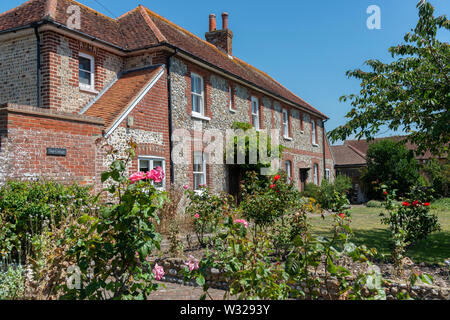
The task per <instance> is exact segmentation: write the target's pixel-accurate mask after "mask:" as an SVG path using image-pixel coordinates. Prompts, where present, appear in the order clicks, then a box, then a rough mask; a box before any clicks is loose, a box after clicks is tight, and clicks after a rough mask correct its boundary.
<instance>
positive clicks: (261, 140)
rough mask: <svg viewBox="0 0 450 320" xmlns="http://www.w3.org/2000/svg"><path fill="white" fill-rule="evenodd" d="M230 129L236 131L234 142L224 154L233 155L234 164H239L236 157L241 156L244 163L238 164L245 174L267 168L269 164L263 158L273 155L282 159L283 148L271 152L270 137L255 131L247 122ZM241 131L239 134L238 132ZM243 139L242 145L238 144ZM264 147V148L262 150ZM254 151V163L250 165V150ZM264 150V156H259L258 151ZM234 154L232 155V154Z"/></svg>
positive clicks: (234, 124) (280, 146)
mask: <svg viewBox="0 0 450 320" xmlns="http://www.w3.org/2000/svg"><path fill="white" fill-rule="evenodd" d="M231 129H233V130H236V136H235V137H234V140H233V141H232V142H231V143H230V144H229V145H227V146H226V148H227V152H226V153H225V154H234V162H233V163H239V161H238V156H239V155H242V156H243V157H244V159H245V162H244V163H242V164H238V166H239V167H240V168H241V170H242V171H243V172H244V173H245V172H247V171H256V172H260V170H261V168H269V167H270V165H271V163H270V160H269V162H265V161H264V158H263V157H268V159H270V157H272V156H273V155H274V153H275V152H276V153H278V154H276V155H277V156H278V157H279V158H281V157H282V152H283V150H284V147H283V146H282V145H279V146H278V150H272V139H271V137H270V135H266V134H265V133H264V132H260V131H257V130H255V129H254V128H253V126H252V125H251V124H249V123H247V122H234V123H233V124H232V126H231ZM240 130H241V132H239V131H240ZM242 137H245V138H244V143H239V141H240V140H241V139H240V138H242ZM263 147H264V148H263ZM253 149H254V150H256V154H255V155H256V159H253V160H256V163H251V162H252V161H251V160H252V159H250V157H251V153H250V150H253ZM260 149H261V150H263V149H266V154H263V155H261V154H260V151H261V150H260ZM233 152H234V153H233Z"/></svg>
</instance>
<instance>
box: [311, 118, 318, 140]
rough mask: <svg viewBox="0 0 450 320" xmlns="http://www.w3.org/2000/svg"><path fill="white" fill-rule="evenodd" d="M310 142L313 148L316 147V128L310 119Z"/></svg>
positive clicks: (314, 122)
mask: <svg viewBox="0 0 450 320" xmlns="http://www.w3.org/2000/svg"><path fill="white" fill-rule="evenodd" d="M311 141H312V144H313V146H317V126H316V120H314V119H311Z"/></svg>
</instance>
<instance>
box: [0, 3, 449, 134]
mask: <svg viewBox="0 0 450 320" xmlns="http://www.w3.org/2000/svg"><path fill="white" fill-rule="evenodd" d="M24 1H25V0H8V1H1V4H0V12H3V11H6V10H9V9H11V8H13V7H15V6H17V5H19V4H21V3H23V2H24ZM79 2H81V3H83V4H85V5H87V6H89V7H91V8H93V9H95V10H98V11H100V12H102V13H104V14H106V15H109V16H114V15H115V16H120V15H122V14H123V13H125V12H126V11H128V10H131V9H133V8H134V7H136V6H137V5H139V4H143V5H145V6H146V7H148V8H149V9H150V10H153V11H155V12H157V13H158V14H160V15H162V16H164V17H166V18H167V19H169V20H171V21H173V22H175V23H176V24H178V25H180V26H182V27H184V28H186V29H188V30H189V31H191V32H193V33H194V34H196V35H198V36H200V37H202V38H204V33H205V32H206V31H207V28H208V16H209V14H210V13H215V14H216V16H217V18H218V21H217V25H218V27H219V26H221V17H220V15H221V13H222V12H224V11H226V12H228V13H229V15H230V16H229V27H230V29H231V30H232V31H233V33H234V39H233V54H234V55H235V56H237V57H239V58H241V59H243V60H245V61H247V62H248V63H250V64H252V65H254V66H255V67H257V68H259V69H261V70H263V71H264V72H266V73H268V74H269V75H271V76H272V77H273V78H275V79H276V80H278V81H279V82H281V83H282V84H283V85H284V86H286V87H287V88H288V89H290V90H291V91H293V92H294V93H296V94H297V95H299V96H300V97H301V98H303V99H304V100H306V101H308V102H309V103H311V104H312V105H313V106H315V107H316V108H317V109H319V110H321V111H322V112H323V113H325V114H327V115H328V116H329V117H330V120H329V121H328V122H327V124H326V127H327V130H331V129H334V128H335V127H337V126H338V125H341V124H344V123H345V118H344V116H345V114H346V113H347V112H348V111H349V110H350V104H349V103H341V102H339V97H340V96H342V95H343V94H349V93H358V92H359V82H358V81H356V80H354V79H347V77H346V76H345V72H346V71H347V70H349V69H355V68H360V67H362V66H363V63H364V61H366V60H368V59H380V60H382V61H384V62H388V61H390V60H391V57H390V55H389V53H388V52H387V49H388V48H389V47H390V46H393V45H397V44H399V43H401V42H402V41H403V36H404V34H405V33H407V32H408V31H410V29H411V28H413V27H414V26H415V24H416V22H417V9H416V7H415V6H416V4H417V2H418V0H345V1H336V0H314V1H311V0H291V1H286V0H284V1H283V0H279V1H269V0H246V1H243V0H226V1H211V0H195V1H186V0H170V1H155V0H153V1H152V0H127V1H123V0H79ZM99 3H100V4H103V6H102V5H100V4H99ZM431 3H432V4H433V5H434V7H435V9H436V14H437V15H442V14H447V15H449V13H450V1H448V0H432V1H431ZM369 5H377V6H379V7H380V9H381V30H369V29H368V28H367V26H366V20H367V18H368V17H369V14H367V13H366V9H367V7H368V6H369ZM105 7H106V8H107V9H109V11H110V12H109V11H108V10H106V9H105ZM449 34H450V33H449V32H445V33H444V32H441V34H440V39H441V40H442V41H447V42H450V35H449ZM391 134H392V132H386V131H383V132H382V134H380V135H379V136H389V135H391Z"/></svg>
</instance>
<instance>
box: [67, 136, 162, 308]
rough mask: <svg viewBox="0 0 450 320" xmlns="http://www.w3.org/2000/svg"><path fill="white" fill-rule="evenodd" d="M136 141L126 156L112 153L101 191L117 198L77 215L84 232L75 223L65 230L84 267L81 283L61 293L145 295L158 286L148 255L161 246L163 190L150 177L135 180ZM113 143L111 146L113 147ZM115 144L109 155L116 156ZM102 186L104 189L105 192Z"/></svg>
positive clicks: (84, 296) (77, 296) (72, 253)
mask: <svg viewBox="0 0 450 320" xmlns="http://www.w3.org/2000/svg"><path fill="white" fill-rule="evenodd" d="M135 148H136V144H134V143H133V142H130V147H129V149H128V150H127V157H126V158H114V161H113V162H112V164H111V166H110V168H109V170H108V171H106V172H104V173H103V174H102V181H103V182H106V181H107V180H109V179H111V180H110V181H109V182H110V187H109V188H107V189H105V190H104V191H103V192H107V193H108V194H109V195H110V196H113V197H115V201H113V202H111V203H106V204H105V205H102V206H101V208H100V215H99V216H98V217H97V216H91V215H84V216H82V217H81V218H80V219H79V224H80V226H82V227H83V232H82V233H81V235H80V234H79V232H77V230H76V229H78V227H75V228H69V229H68V230H67V231H66V234H67V238H66V239H65V241H66V242H68V243H71V244H73V245H72V247H71V249H70V250H69V252H68V254H69V256H72V257H73V258H75V260H76V263H77V266H78V268H79V269H80V273H81V287H80V288H69V287H68V286H67V285H65V286H64V290H65V291H66V294H65V295H64V296H63V299H82V300H84V299H89V300H93V299H95V300H102V299H114V300H117V299H126V300H128V299H144V300H145V299H146V298H147V297H148V295H149V294H150V293H151V292H152V291H154V290H156V289H157V288H158V286H157V285H156V284H154V283H153V280H154V279H155V275H154V274H153V273H151V272H150V270H151V265H150V262H149V259H148V257H149V255H150V254H151V253H152V251H153V249H155V248H156V249H160V242H161V235H160V234H158V233H157V232H156V227H155V224H154V221H156V222H158V216H157V214H156V213H157V210H158V209H159V208H161V207H162V205H163V203H164V201H165V199H166V197H165V194H164V193H162V192H160V191H158V190H157V189H155V187H154V186H153V184H152V181H151V180H145V179H142V180H139V181H135V182H134V183H133V182H132V181H130V180H129V179H128V177H127V175H126V168H127V167H128V166H129V164H130V161H131V159H133V158H134V157H135ZM111 149H112V148H111ZM114 154H115V153H114V150H113V151H110V155H111V156H114ZM103 192H102V193H103Z"/></svg>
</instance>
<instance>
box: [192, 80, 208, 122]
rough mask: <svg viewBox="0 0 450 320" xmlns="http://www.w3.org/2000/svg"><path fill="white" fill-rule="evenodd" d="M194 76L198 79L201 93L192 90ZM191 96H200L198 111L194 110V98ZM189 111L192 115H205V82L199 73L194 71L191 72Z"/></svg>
mask: <svg viewBox="0 0 450 320" xmlns="http://www.w3.org/2000/svg"><path fill="white" fill-rule="evenodd" d="M194 78H198V79H200V91H201V93H197V92H194V91H193V87H194V86H193V83H194V81H193V79H194ZM193 96H197V97H199V98H200V106H199V109H200V110H199V111H200V112H197V111H194V98H193ZM191 104H192V106H191V112H192V115H193V116H199V117H205V82H204V79H203V77H202V76H201V75H199V74H197V73H195V72H191Z"/></svg>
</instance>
